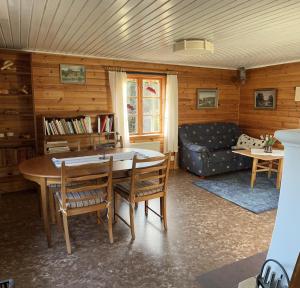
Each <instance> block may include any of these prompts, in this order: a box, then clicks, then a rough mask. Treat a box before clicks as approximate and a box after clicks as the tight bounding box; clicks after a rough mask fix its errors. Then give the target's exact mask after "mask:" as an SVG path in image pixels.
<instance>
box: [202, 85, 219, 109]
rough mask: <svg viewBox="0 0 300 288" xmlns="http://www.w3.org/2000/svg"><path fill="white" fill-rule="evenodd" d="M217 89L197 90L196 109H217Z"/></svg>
mask: <svg viewBox="0 0 300 288" xmlns="http://www.w3.org/2000/svg"><path fill="white" fill-rule="evenodd" d="M218 102H219V93H218V89H215V88H214V89H210V88H208V89H202V88H198V89H197V109H208V108H218Z"/></svg>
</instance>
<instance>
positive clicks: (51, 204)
mask: <svg viewBox="0 0 300 288" xmlns="http://www.w3.org/2000/svg"><path fill="white" fill-rule="evenodd" d="M47 195H48V196H49V208H50V219H51V224H55V223H56V219H55V205H54V201H55V200H54V192H53V191H52V190H51V189H50V188H49V186H47Z"/></svg>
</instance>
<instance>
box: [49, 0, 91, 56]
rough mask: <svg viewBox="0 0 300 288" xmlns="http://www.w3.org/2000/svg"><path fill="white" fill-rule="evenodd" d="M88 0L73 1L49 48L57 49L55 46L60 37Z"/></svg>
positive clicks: (75, 19) (70, 25) (66, 31)
mask: <svg viewBox="0 0 300 288" xmlns="http://www.w3.org/2000/svg"><path fill="white" fill-rule="evenodd" d="M87 2H88V0H81V1H75V2H74V4H73V5H72V6H71V9H70V10H69V11H68V13H67V15H66V16H65V18H64V21H63V22H62V25H61V26H60V28H59V30H58V31H57V33H56V36H55V39H54V41H52V43H51V45H50V50H52V51H57V46H58V44H59V43H60V41H61V39H62V38H63V37H64V35H65V34H67V33H68V31H69V29H70V27H72V25H73V24H74V22H75V21H77V17H78V15H79V14H80V12H81V11H82V9H83V8H84V7H85V5H86V4H87Z"/></svg>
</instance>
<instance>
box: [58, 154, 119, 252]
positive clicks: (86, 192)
mask: <svg viewBox="0 0 300 288" xmlns="http://www.w3.org/2000/svg"><path fill="white" fill-rule="evenodd" d="M112 167H113V158H112V157H110V160H109V161H106V162H104V163H99V164H98V163H97V164H85V165H80V166H70V167H68V166H65V163H64V162H63V163H62V167H61V191H60V192H57V193H56V194H55V196H56V197H55V198H56V202H55V203H56V211H57V213H56V217H57V223H58V226H59V227H60V228H61V226H62V225H61V218H60V213H61V214H62V218H63V227H64V234H65V240H66V245H67V251H68V253H69V254H71V243H70V237H69V228H68V217H70V216H73V215H79V214H86V213H91V212H97V215H98V221H100V220H102V218H101V217H100V212H101V210H103V209H107V217H108V234H109V240H110V243H113V232H112V208H111V204H112Z"/></svg>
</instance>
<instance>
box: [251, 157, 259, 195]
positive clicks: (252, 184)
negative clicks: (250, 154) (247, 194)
mask: <svg viewBox="0 0 300 288" xmlns="http://www.w3.org/2000/svg"><path fill="white" fill-rule="evenodd" d="M257 163H258V159H256V158H254V159H253V164H252V174H251V188H252V189H253V187H254V183H255V180H256V170H257Z"/></svg>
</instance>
